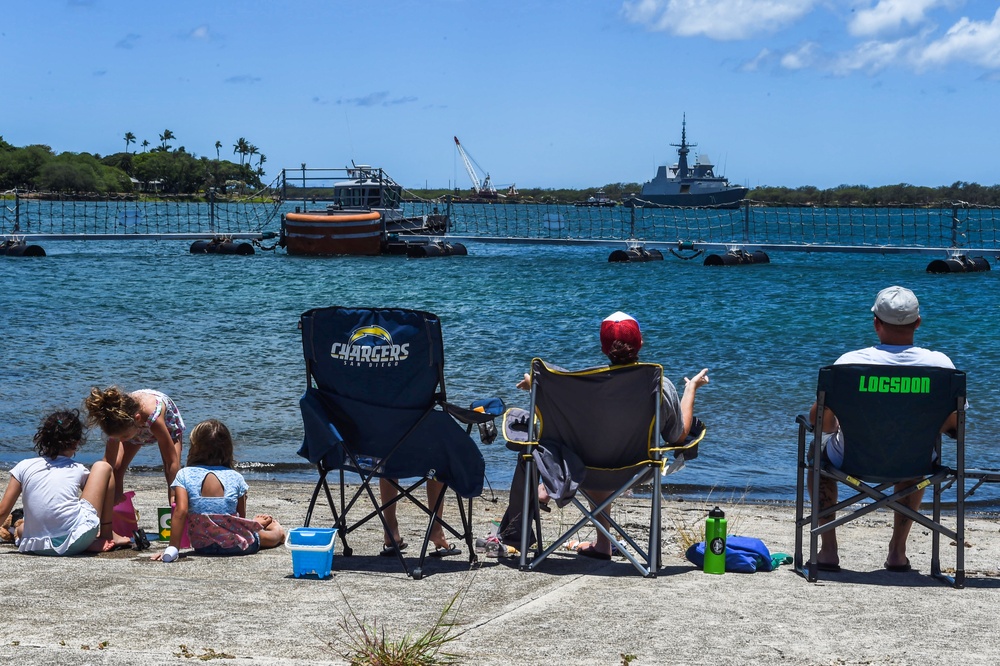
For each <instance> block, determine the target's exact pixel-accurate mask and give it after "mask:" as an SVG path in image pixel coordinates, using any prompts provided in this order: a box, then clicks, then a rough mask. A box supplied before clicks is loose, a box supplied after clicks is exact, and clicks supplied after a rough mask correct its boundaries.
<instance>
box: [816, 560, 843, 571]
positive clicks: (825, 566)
mask: <svg viewBox="0 0 1000 666" xmlns="http://www.w3.org/2000/svg"><path fill="white" fill-rule="evenodd" d="M816 568H817V569H819V570H820V571H829V572H831V573H836V572H838V571H840V565H839V564H829V563H828V562H817V563H816Z"/></svg>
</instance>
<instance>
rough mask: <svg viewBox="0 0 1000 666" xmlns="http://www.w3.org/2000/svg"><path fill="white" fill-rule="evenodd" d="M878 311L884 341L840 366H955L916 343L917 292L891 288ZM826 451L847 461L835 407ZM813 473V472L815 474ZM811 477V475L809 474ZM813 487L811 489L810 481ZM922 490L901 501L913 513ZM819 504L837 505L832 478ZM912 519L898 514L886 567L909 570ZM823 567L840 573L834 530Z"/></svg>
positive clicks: (824, 544) (948, 427)
mask: <svg viewBox="0 0 1000 666" xmlns="http://www.w3.org/2000/svg"><path fill="white" fill-rule="evenodd" d="M872 313H873V314H874V326H875V334H876V335H877V336H878V339H879V344H878V345H876V346H874V347H866V348H864V349H858V350H856V351H852V352H848V353H846V354H844V355H843V356H841V357H840V358H838V359H837V361H836V363H835V365H841V364H846V363H872V364H877V365H925V366H936V367H942V368H954V367H955V364H954V363H952V362H951V359H950V358H948V357H947V356H946V355H944V354H942V353H941V352H936V351H931V350H930V349H924V348H923V347H917V346H915V345H914V344H913V338H914V334H915V333H916V330H917V328H918V327H919V326H920V303H919V302H918V301H917V297H916V295H914V293H913V292H912V291H910V290H909V289H906V288H905V287H898V286H892V287H887V288H885V289H883V290H882V291H880V292H879V293H878V296H876V297H875V305H873V306H872ZM809 416H810V420H811V421H812V422H813V423H815V422H816V405H815V404H813V406H812V409H811V410H810V412H809ZM956 418H957V417H956V415H955V414H952V415H951V417H949V419H948V420H947V421H946V422H945V424H944V425H943V426H942V428H941V431H942V432H952V431H953V430H954V429H955V425H956ZM823 450H824V452H825V454H826V456H827V458H828V459H829V460H830V463H831V464H832V465H833V466H834V467H838V468H839V467H840V465H841V464H843V461H844V440H843V435H842V434H841V432H840V425H839V423H838V422H837V417H836V416H835V415H834V414H833V412H832V411H830V410H825V412H824V415H823ZM810 475H811V472H810ZM810 478H811V476H810ZM912 484H913V481H912V480H910V481H904V482H901V483H898V484H896V490H899V489H901V488H903V487H906V486H909V485H912ZM809 487H810V488H811V487H812V482H811V481H810V484H809ZM922 499H923V490H922V489H921V490H919V491H917V492H915V493H913V494H911V495H908V496H907V497H905V498H903V499H902V500H900V502H901V503H902V504H904V505H906V506H908V507H910V508H911V509H913V510H914V511H916V510H918V509H919V508H920V502H921V500H922ZM819 503H820V507H821V508H826V507H829V506H833V505H834V504H836V503H837V482H836V481H834V480H833V479H829V478H823V479H820V484H819ZM833 519H834V517H833V516H832V515H831V516H828V517H826V518H824V519H823V521H822V522H823V523H828V522H830V521H831V520H833ZM912 525H913V521H912V520H910V519H909V518H907V517H905V516H903V515H901V514H899V513H895V514H894V516H893V527H892V538H891V539H890V540H889V554H888V557H886V561H885V568H886V569H888V570H889V571H896V572H903V571H909V570H910V560H909V559H908V558H907V557H906V539H907V537H908V536H909V534H910V527H912ZM817 559H818V561H817V565H818V567H819V569H820V571H839V570H840V556H839V555H838V553H837V532H836V530H830V531H829V532H826V533H825V534H823V535H822V537H821V541H820V550H819V554H818V556H817Z"/></svg>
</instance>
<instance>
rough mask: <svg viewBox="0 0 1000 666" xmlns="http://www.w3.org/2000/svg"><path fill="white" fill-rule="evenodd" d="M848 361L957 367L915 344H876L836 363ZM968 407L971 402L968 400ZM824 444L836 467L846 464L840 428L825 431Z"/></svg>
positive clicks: (938, 353)
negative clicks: (828, 431)
mask: <svg viewBox="0 0 1000 666" xmlns="http://www.w3.org/2000/svg"><path fill="white" fill-rule="evenodd" d="M847 363H872V364H875V365H925V366H932V367H936V368H952V369H954V368H955V364H954V363H952V362H951V359H950V358H948V356H947V355H945V354H942V353H941V352H937V351H931V350H930V349H924V348H923V347H915V346H913V345H876V346H875V347H865V348H864V349H857V350H855V351H851V352H847V353H846V354H844V355H843V356H841V357H840V358H838V359H837V362H836V363H834V365H846V364H847ZM965 404H966V408H968V405H969V403H968V402H966V403H965ZM823 445H824V447H825V449H826V456H827V457H828V458H829V459H830V463H832V464H833V466H834V467H837V468H839V467H840V466H841V465H842V464H844V438H843V436H842V435H841V432H840V429H839V428H838V429H837V431H836V432H830V433H823Z"/></svg>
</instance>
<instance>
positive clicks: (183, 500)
mask: <svg viewBox="0 0 1000 666" xmlns="http://www.w3.org/2000/svg"><path fill="white" fill-rule="evenodd" d="M190 440H191V448H190V450H189V451H188V458H187V465H186V466H185V467H184V468H183V469H182V470H180V471H179V472H178V473H177V477H176V478H175V479H174V482H173V488H174V491H175V494H174V499H175V501H176V503H175V506H174V510H173V514H172V516H171V525H174V526H177V529H171V531H170V545H169V546H167V548H166V550H165V551H163V553H160V554H157V555H154V556H153V558H152V559H154V560H162V561H164V562H173V561H174V560H176V559H177V558H178V556H179V554H178V548H179V547H180V544H181V534H182V532H183V529H180V527H179V526H181V525H184V524H185V522H186V523H187V528H188V533H189V536H190V538H191V545H192V546H193V547H194V551H195V552H196V553H198V554H201V555H252V554H253V553H256V552H257V551H259V550H260V549H261V548H274V547H275V546H280V545H281V544H283V543H284V542H285V529H284V528H283V527H282V526H281V525H280V524H279V523H278V521H277V520H275V519H274V518H273V517H271V516H269V515H266V514H260V515H257V516H254V519H253V520H247V518H246V515H247V490H248V487H247V482H246V480H245V479H244V478H243V475H242V474H240V473H239V472H237V471H236V470H234V469H233V467H234V466H235V465H236V461H235V460H234V458H233V438H232V435H230V433H229V428H227V427H226V425H225V424H224V423H222V422H221V421H219V420H216V419H209V420H207V421H202V422H201V423H199V424H198V425H196V426H195V427H194V428H193V429H192V430H191V438H190Z"/></svg>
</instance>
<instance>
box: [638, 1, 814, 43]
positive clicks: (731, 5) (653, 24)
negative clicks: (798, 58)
mask: <svg viewBox="0 0 1000 666" xmlns="http://www.w3.org/2000/svg"><path fill="white" fill-rule="evenodd" d="M816 2H817V0H629V1H627V2H625V3H624V4H623V6H622V12H623V13H624V15H625V18H626V19H628V20H629V21H631V22H633V23H638V24H640V25H645V26H646V27H648V28H649V29H650V30H656V31H662V32H669V33H672V34H674V35H678V36H680V37H696V36H704V37H708V38H710V39H718V40H736V39H747V38H750V37H756V36H759V35H760V34H769V33H773V32H776V31H778V30H780V29H782V28H784V27H786V26H788V25H789V24H791V23H794V22H795V21H797V20H798V19H800V18H802V17H803V16H805V15H806V14H808V13H809V12H810V11H811V10H812V8H813V6H814V5H815V4H816Z"/></svg>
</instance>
